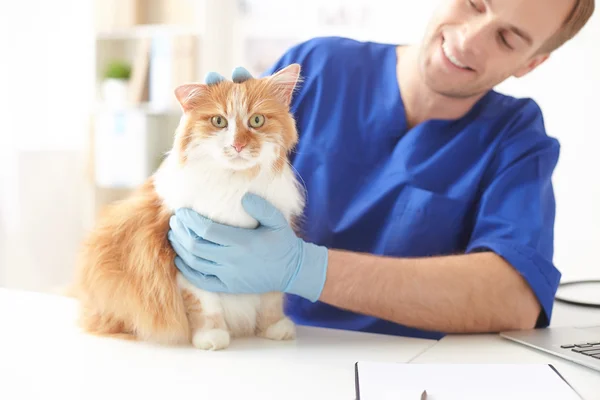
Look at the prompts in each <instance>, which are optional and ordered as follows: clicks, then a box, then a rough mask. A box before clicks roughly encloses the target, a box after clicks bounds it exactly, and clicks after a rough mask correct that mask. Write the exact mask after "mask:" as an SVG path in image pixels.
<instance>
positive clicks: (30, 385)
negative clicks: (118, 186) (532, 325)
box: [0, 289, 600, 400]
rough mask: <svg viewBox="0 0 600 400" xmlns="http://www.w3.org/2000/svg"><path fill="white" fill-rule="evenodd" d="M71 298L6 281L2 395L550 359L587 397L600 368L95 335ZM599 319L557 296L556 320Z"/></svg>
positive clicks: (315, 388) (316, 342) (232, 393)
mask: <svg viewBox="0 0 600 400" xmlns="http://www.w3.org/2000/svg"><path fill="white" fill-rule="evenodd" d="M76 311H77V305H76V303H75V302H74V301H73V300H72V299H68V298H64V297H60V296H54V295H47V294H40V293H33V292H22V291H11V290H6V289H0V317H1V318H2V323H1V324H0V399H11V400H12V399H15V400H20V399H28V400H29V399H61V400H62V399H103V400H106V399H111V400H114V399H128V400H130V399H138V398H140V399H165V400H166V399H168V400H171V399H196V398H197V399H201V398H202V399H211V400H212V399H255V398H260V399H303V400H305V399H345V400H349V399H354V362H355V361H363V360H372V361H388V362H417V363H462V362H468V363H472V362H474V363H515V362H516V363H552V364H553V365H555V366H556V368H557V369H558V370H559V371H560V372H561V373H562V374H563V376H564V377H565V378H566V379H567V380H568V381H569V382H570V383H571V384H572V385H573V386H574V387H575V388H576V390H577V391H578V392H579V393H580V394H581V395H582V396H583V397H584V399H585V400H596V399H599V400H600V373H598V372H595V371H592V370H590V369H587V368H584V367H580V366H578V365H576V364H574V363H571V362H568V361H563V360H561V359H559V358H557V357H553V356H550V355H546V354H545V353H542V352H539V351H536V350H533V349H529V348H527V347H524V346H522V345H519V344H516V343H513V342H510V341H508V340H505V339H502V338H500V337H499V336H498V335H494V334H489V335H449V336H447V337H445V338H444V339H442V340H441V341H439V342H437V341H432V340H423V339H413V338H401V337H393V336H384V335H373V334H366V333H358V332H346V331H335V330H328V329H317V328H307V327H299V328H298V339H297V340H295V341H291V342H271V341H268V340H262V339H244V340H237V341H234V342H232V346H231V347H230V348H229V349H227V350H224V351H219V352H203V351H200V350H196V349H194V348H192V347H188V348H167V347H160V346H153V345H149V344H146V343H137V342H128V341H121V340H116V339H105V338H97V337H93V336H88V335H85V334H82V333H81V332H80V331H79V329H78V328H77V327H76V325H75V318H76ZM582 322H589V323H590V324H592V323H600V312H599V311H598V310H592V309H582V308H577V307H573V306H566V305H562V304H557V305H556V308H555V314H554V318H553V321H552V325H553V326H561V325H570V324H573V323H578V324H579V323H582Z"/></svg>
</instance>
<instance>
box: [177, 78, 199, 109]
mask: <svg viewBox="0 0 600 400" xmlns="http://www.w3.org/2000/svg"><path fill="white" fill-rule="evenodd" d="M206 91H207V85H205V84H201V83H186V84H184V85H181V86H178V87H177V88H175V97H176V98H177V101H178V102H179V104H180V105H181V108H182V109H183V111H186V112H187V111H190V110H191V109H193V108H194V107H195V106H196V105H197V104H198V100H200V97H202V95H203V94H204V93H206Z"/></svg>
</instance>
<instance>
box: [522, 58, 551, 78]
mask: <svg viewBox="0 0 600 400" xmlns="http://www.w3.org/2000/svg"><path fill="white" fill-rule="evenodd" d="M549 57H550V53H544V54H538V55H536V56H534V57H533V58H532V59H531V60H529V61H528V62H527V64H525V65H524V66H523V67H521V68H520V69H518V70H517V71H516V72H515V73H514V74H513V76H514V77H515V78H521V77H523V76H525V75H527V74H528V73H530V72H531V71H533V70H534V69H536V68H537V67H539V66H540V65H542V63H543V62H544V61H546V60H547V59H548V58H549Z"/></svg>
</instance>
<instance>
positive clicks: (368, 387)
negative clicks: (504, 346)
mask: <svg viewBox="0 0 600 400" xmlns="http://www.w3.org/2000/svg"><path fill="white" fill-rule="evenodd" d="M559 372H560V371H559ZM358 378H359V388H360V400H387V399H389V400H392V399H393V400H419V399H420V398H421V397H420V396H421V393H422V392H423V390H427V400H467V399H478V400H483V399H485V400H496V399H498V400H499V399H503V400H507V399H509V400H535V399H544V400H559V399H560V400H581V398H580V397H579V396H578V395H577V393H576V392H575V391H574V390H573V389H572V388H571V387H570V386H569V385H568V384H567V383H566V382H565V381H564V380H563V379H562V378H561V377H560V376H559V375H558V374H557V373H556V372H555V371H554V370H553V369H552V368H551V367H550V366H549V365H548V364H400V363H398V364H395V363H374V362H359V363H358Z"/></svg>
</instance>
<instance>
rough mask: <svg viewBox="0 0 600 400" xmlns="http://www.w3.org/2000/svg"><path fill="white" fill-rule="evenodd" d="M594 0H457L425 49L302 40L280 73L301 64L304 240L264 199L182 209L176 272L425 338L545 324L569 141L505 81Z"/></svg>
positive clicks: (574, 26) (298, 157) (335, 324)
mask: <svg viewBox="0 0 600 400" xmlns="http://www.w3.org/2000/svg"><path fill="white" fill-rule="evenodd" d="M593 7H594V4H593V1H592V0H503V1H494V0H445V1H444V2H442V4H441V5H440V8H439V9H438V10H437V12H436V13H435V15H434V16H433V18H432V19H431V23H430V25H429V26H428V29H427V32H426V34H425V36H424V38H423V41H422V42H421V43H420V44H418V45H415V46H396V45H390V44H380V43H365V42H359V41H355V40H350V39H345V38H318V39H313V40H309V41H307V42H304V43H301V44H298V45H297V46H295V47H293V48H291V49H290V50H289V51H288V52H286V53H285V54H284V55H283V56H282V57H281V59H280V60H279V61H278V62H277V63H276V64H275V65H274V66H273V67H272V68H271V69H270V70H269V71H267V74H272V73H274V72H275V71H277V70H279V69H281V68H283V67H285V66H287V65H289V64H292V63H299V64H300V65H301V66H302V75H303V77H304V82H303V83H302V84H301V86H300V87H299V88H298V91H297V92H296V94H295V96H294V98H293V101H292V105H291V111H292V113H293V114H294V116H295V118H296V120H297V126H298V130H299V133H300V142H299V145H298V147H297V149H296V151H295V152H294V154H293V155H292V161H293V165H294V167H295V168H296V169H297V171H298V173H299V175H300V176H301V177H302V180H303V181H304V183H305V184H306V189H307V196H308V198H307V207H306V212H305V224H304V230H303V235H302V239H299V238H298V237H296V235H295V234H294V233H293V232H292V230H291V228H290V227H289V226H288V225H287V224H286V223H285V220H284V219H283V217H282V216H281V215H280V214H278V213H277V211H276V210H274V209H273V208H272V206H271V205H270V204H267V203H265V202H264V201H263V200H262V199H260V198H257V197H256V196H251V195H250V196H247V197H246V198H244V200H243V205H244V207H245V208H246V210H247V211H248V212H249V213H250V214H251V215H253V216H254V217H255V218H256V219H257V220H259V222H260V224H261V225H260V226H259V228H257V229H250V230H245V229H238V228H233V227H226V226H223V225H219V224H216V223H214V222H212V221H210V220H207V219H205V218H202V217H200V216H198V215H197V214H196V213H194V212H190V210H180V211H178V212H177V214H176V216H174V217H173V218H172V220H171V227H172V230H171V231H170V232H169V238H170V240H171V242H172V243H173V244H174V245H175V246H176V247H177V249H179V250H178V257H177V259H176V264H177V267H178V268H179V269H180V270H181V271H182V272H183V273H184V275H185V276H186V277H187V278H188V279H190V280H191V281H192V282H193V283H194V284H195V285H197V286H198V287H200V288H203V289H206V290H211V291H219V292H229V293H263V292H268V291H283V292H286V293H288V296H287V302H286V311H287V313H288V315H290V317H291V318H292V319H293V320H294V321H295V322H297V323H300V324H305V325H313V326H322V327H331V328H341V329H349V330H358V331H368V332H379V333H386V334H395V335H407V336H417V337H426V338H439V337H441V336H442V335H443V334H444V333H451V332H495V331H500V330H507V329H524V328H531V327H534V326H537V327H543V326H547V325H548V324H549V321H550V318H551V313H552V304H553V298H554V295H555V291H556V289H557V286H558V283H559V280H560V276H561V275H560V272H559V271H558V270H557V268H556V267H555V265H554V264H553V261H552V258H553V229H554V217H555V200H554V195H553V188H552V183H551V176H552V174H553V170H554V168H555V166H556V163H557V159H558V156H559V144H558V142H557V141H556V140H555V139H554V138H552V137H550V136H548V135H547V134H546V131H545V128H544V122H543V118H542V113H541V111H540V109H539V108H538V106H537V105H536V103H535V102H534V101H533V100H531V99H516V98H512V97H509V96H505V95H502V94H499V93H497V92H496V91H494V90H493V87H494V86H495V85H497V84H499V83H500V82H502V81H504V80H505V79H506V78H508V77H510V76H516V77H520V76H523V75H525V74H527V73H529V72H530V71H532V70H534V69H535V68H536V67H537V66H539V65H540V64H541V63H543V62H544V61H545V60H546V59H547V58H548V56H549V54H550V53H551V52H552V51H553V50H554V49H556V48H557V47H559V46H560V45H562V44H563V43H564V42H565V41H567V40H568V39H570V38H571V37H573V36H574V35H575V34H576V33H577V32H578V31H579V30H580V29H581V27H582V26H583V25H584V24H585V23H586V21H587V20H588V18H589V17H590V15H591V13H592V11H593ZM557 79H561V77H557ZM223 245H224V246H223Z"/></svg>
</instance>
